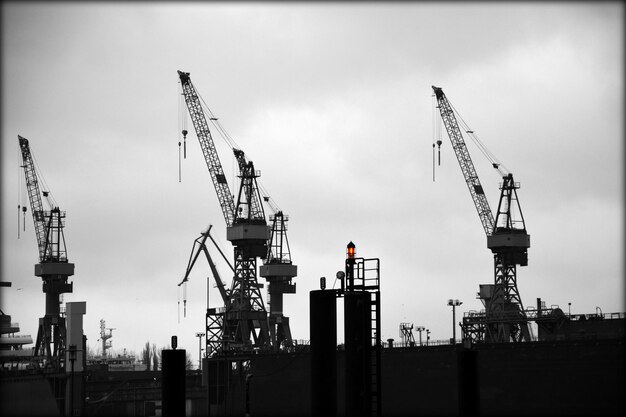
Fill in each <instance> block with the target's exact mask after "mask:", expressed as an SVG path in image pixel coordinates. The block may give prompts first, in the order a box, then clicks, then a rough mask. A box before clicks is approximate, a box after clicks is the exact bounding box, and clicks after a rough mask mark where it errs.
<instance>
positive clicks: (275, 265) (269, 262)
mask: <svg viewBox="0 0 626 417" xmlns="http://www.w3.org/2000/svg"><path fill="white" fill-rule="evenodd" d="M264 201H265V202H267V203H268V205H269V206H270V208H271V209H272V211H273V212H274V213H273V214H271V215H270V221H271V222H272V227H271V234H270V239H269V241H268V245H267V249H268V250H267V256H266V257H265V260H264V263H263V265H261V267H260V268H259V274H260V275H261V276H262V277H263V278H265V279H266V280H267V282H268V289H267V294H268V304H269V307H270V311H269V326H270V337H271V340H272V346H274V347H276V348H278V347H280V346H284V347H286V348H289V347H291V346H292V344H293V341H292V338H291V328H290V326H289V317H287V316H285V315H284V314H283V294H295V292H296V284H295V283H292V282H291V280H292V279H293V278H294V277H295V276H296V275H298V267H297V265H294V264H293V262H292V261H291V250H290V249H289V240H288V239H287V221H288V220H289V216H287V215H286V214H283V212H282V210H279V209H278V208H277V207H275V206H274V205H273V204H272V201H271V199H270V197H267V196H266V197H264Z"/></svg>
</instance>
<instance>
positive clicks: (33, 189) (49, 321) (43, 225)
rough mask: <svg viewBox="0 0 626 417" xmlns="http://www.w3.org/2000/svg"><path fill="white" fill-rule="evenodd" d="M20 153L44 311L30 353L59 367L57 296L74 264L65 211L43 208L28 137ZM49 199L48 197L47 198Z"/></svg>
mask: <svg viewBox="0 0 626 417" xmlns="http://www.w3.org/2000/svg"><path fill="white" fill-rule="evenodd" d="M18 141H19V146H20V151H21V154H22V162H23V165H22V167H23V168H24V175H25V177H26V188H27V191H28V199H29V201H30V208H31V212H32V214H33V221H34V224H35V235H36V238H37V247H38V251H39V263H37V264H35V276H38V277H41V279H42V281H43V292H44V293H45V294H46V313H45V316H44V317H42V318H40V319H39V328H38V331H37V339H36V342H35V350H34V356H35V357H37V358H41V359H42V361H43V362H44V363H45V364H46V366H51V367H53V368H56V369H62V368H63V367H64V366H65V348H66V346H65V344H66V340H67V338H66V327H65V317H63V316H62V315H61V309H60V304H61V299H60V297H61V295H62V294H64V293H71V292H72V290H73V283H72V282H68V277H70V276H72V275H74V264H73V263H70V262H68V259H67V248H66V245H65V235H64V233H63V228H64V227H65V212H64V211H61V210H60V209H59V207H58V206H52V207H51V208H50V210H44V207H43V200H42V195H43V196H44V197H48V196H49V192H48V191H44V192H43V193H42V192H41V191H40V188H39V181H38V178H37V172H36V170H35V163H34V161H33V155H32V152H31V150H30V145H29V142H28V139H26V138H24V137H22V136H19V135H18ZM47 201H48V202H50V200H49V199H47Z"/></svg>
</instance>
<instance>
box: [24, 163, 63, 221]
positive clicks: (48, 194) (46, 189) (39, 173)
mask: <svg viewBox="0 0 626 417" xmlns="http://www.w3.org/2000/svg"><path fill="white" fill-rule="evenodd" d="M30 156H31V158H32V159H33V165H34V167H35V175H36V176H37V180H38V181H39V183H41V185H42V186H43V187H42V191H43V192H44V193H45V194H44V196H45V197H46V200H47V202H48V204H49V205H50V206H51V207H50V209H53V208H55V207H58V204H57V202H56V199H55V198H54V196H53V195H52V191H50V187H49V186H48V183H47V182H46V178H45V177H44V176H43V173H42V171H41V169H40V168H39V163H38V162H37V158H36V157H35V155H34V154H33V153H32V152H31V153H30Z"/></svg>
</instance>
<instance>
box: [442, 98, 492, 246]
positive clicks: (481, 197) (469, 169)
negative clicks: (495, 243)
mask: <svg viewBox="0 0 626 417" xmlns="http://www.w3.org/2000/svg"><path fill="white" fill-rule="evenodd" d="M432 87H433V90H434V91H435V96H436V97H437V104H438V107H439V112H440V113H441V119H442V120H443V123H444V125H445V127H446V131H447V132H448V136H449V137H450V141H451V142H452V148H453V149H454V153H455V154H456V158H457V160H458V161H459V165H460V167H461V171H462V172H463V177H464V178H465V182H466V183H467V188H468V189H469V192H470V194H471V196H472V200H473V201H474V206H475V207H476V211H477V212H478V217H480V222H481V223H482V225H483V229H484V230H485V234H486V235H487V236H491V234H492V233H493V231H494V225H495V221H494V218H493V213H492V212H491V208H489V202H488V201H487V197H486V196H485V191H484V190H483V186H482V185H481V183H480V179H479V178H478V174H477V173H476V169H475V168H474V163H473V162H472V158H471V157H470V154H469V151H468V150H467V146H466V145H465V140H463V135H462V134H461V129H460V128H459V124H458V122H457V121H456V117H455V116H454V112H453V111H452V107H451V106H450V103H449V102H448V99H447V98H446V95H445V94H444V93H443V90H442V89H441V88H439V87H435V86H432Z"/></svg>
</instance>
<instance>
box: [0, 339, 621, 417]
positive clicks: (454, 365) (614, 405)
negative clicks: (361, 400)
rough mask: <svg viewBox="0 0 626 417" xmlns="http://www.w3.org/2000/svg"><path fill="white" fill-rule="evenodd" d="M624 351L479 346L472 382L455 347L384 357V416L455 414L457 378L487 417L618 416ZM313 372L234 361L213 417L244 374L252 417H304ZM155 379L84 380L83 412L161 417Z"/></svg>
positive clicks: (7, 380)
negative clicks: (467, 386) (472, 383)
mask: <svg viewBox="0 0 626 417" xmlns="http://www.w3.org/2000/svg"><path fill="white" fill-rule="evenodd" d="M625 353H626V352H625V351H624V341H623V340H597V341H594V340H585V341H561V342H533V343H523V344H517V345H513V344H498V345H483V346H480V347H478V348H476V355H475V358H476V366H475V370H476V372H475V373H476V375H475V376H472V377H470V378H463V374H462V373H461V375H459V372H458V371H459V368H458V364H459V357H458V351H457V350H456V349H455V348H454V347H453V346H429V347H413V348H394V349H385V350H383V354H382V358H381V365H382V409H383V416H385V417H394V416H451V415H458V411H459V403H458V398H459V388H460V389H461V391H462V392H463V393H465V394H466V395H468V394H471V393H472V392H475V390H473V389H463V385H462V384H461V385H460V387H459V379H461V380H464V379H467V380H470V381H471V380H472V379H474V380H477V381H478V393H479V398H478V408H479V411H480V415H483V416H515V415H519V416H569V415H580V416H600V415H601V416H610V415H615V416H621V415H623V414H624V413H625V412H626V406H625V401H624V392H625V389H626V387H625V384H624V376H625V374H626V368H625V364H624V356H625V355H624V354H625ZM337 358H338V360H337V400H338V401H337V402H338V404H337V405H338V415H339V416H343V415H345V384H346V381H345V378H344V370H345V368H344V364H345V360H344V359H345V358H344V352H342V351H339V352H338V355H337ZM460 363H463V361H461V362H460ZM310 366H311V362H310V354H309V353H308V352H297V353H291V354H280V355H277V354H272V355H260V354H259V355H253V356H250V357H242V358H239V361H236V362H235V364H234V365H233V366H231V367H230V369H232V373H231V375H230V377H229V381H228V386H229V387H228V393H227V395H226V398H225V402H223V403H222V404H219V405H212V407H211V412H210V416H211V417H216V416H220V415H221V416H223V415H229V416H230V415H233V416H243V415H245V405H246V402H245V401H246V384H245V377H246V375H248V374H253V375H254V376H253V377H252V378H249V379H248V382H249V384H248V398H249V411H250V416H251V417H261V416H276V417H280V416H290V417H292V416H293V417H297V416H310V414H311V385H310V381H311V369H310ZM160 376H161V375H160V372H146V371H144V372H141V371H138V372H107V373H105V374H100V373H92V374H89V375H88V378H87V385H86V391H87V396H88V397H89V398H88V399H86V413H85V414H86V415H87V416H109V415H115V416H120V417H121V416H147V415H155V414H156V415H157V416H158V415H160V414H161V412H162V410H161V409H160V407H161V404H162V403H161V395H162V393H161V388H162V386H161V382H162V381H161V378H160ZM459 377H461V378H459ZM348 383H349V381H348ZM31 388H33V389H31ZM43 388H45V390H44V389H43ZM470 388H471V387H470ZM0 391H1V394H2V403H3V404H2V407H1V408H0V410H2V411H3V413H0V414H2V415H13V414H15V413H18V415H20V413H21V415H24V413H22V412H21V411H30V412H29V413H28V415H36V414H39V415H55V414H58V411H57V410H53V411H51V413H50V414H48V413H47V411H46V412H44V414H42V413H41V412H38V411H41V410H36V409H35V408H33V407H34V406H32V405H29V406H28V407H27V406H26V405H24V404H29V403H28V401H31V402H32V401H33V398H34V397H33V396H36V398H37V400H38V404H43V403H42V402H43V401H47V402H48V403H50V404H52V405H54V396H53V394H52V391H51V390H50V389H49V388H48V386H47V385H46V383H44V381H43V380H41V379H40V380H37V381H31V380H29V379H28V378H26V377H20V378H13V377H6V376H3V377H2V378H0ZM44 391H45V392H44ZM206 393H207V388H206V386H202V384H201V376H200V374H199V373H197V372H188V373H187V377H186V395H185V397H186V414H187V415H191V416H207V414H208V413H207V411H208V409H207V404H208V403H207V397H206ZM465 399H466V400H467V398H465ZM150 404H152V406H153V408H154V406H156V410H153V412H152V413H149V412H148V410H149V407H148V405H150ZM468 404H472V402H471V401H470V402H468ZM49 408H54V407H52V406H50V407H48V408H46V410H48V409H49ZM7 412H8V414H7Z"/></svg>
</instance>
